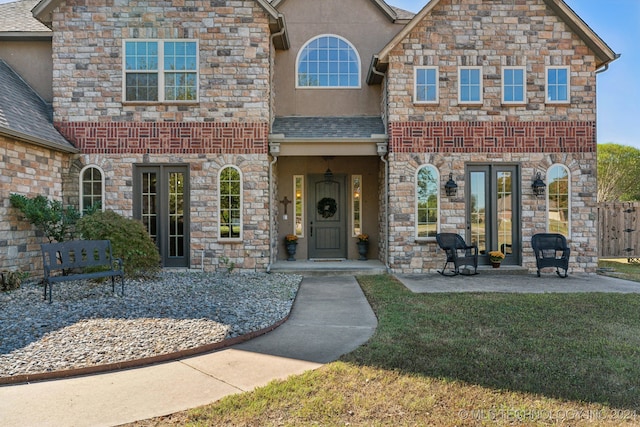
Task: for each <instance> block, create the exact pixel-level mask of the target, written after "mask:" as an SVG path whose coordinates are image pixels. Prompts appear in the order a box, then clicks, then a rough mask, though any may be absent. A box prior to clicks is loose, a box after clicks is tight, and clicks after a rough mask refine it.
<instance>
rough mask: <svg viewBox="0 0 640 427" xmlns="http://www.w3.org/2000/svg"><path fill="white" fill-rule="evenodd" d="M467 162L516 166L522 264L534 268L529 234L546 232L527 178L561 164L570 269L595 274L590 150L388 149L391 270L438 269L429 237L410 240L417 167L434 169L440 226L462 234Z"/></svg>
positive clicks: (542, 205) (440, 258)
mask: <svg viewBox="0 0 640 427" xmlns="http://www.w3.org/2000/svg"><path fill="white" fill-rule="evenodd" d="M467 163H487V164H496V163H505V164H517V165H519V166H520V174H521V177H522V179H521V188H520V193H521V218H520V220H521V227H522V234H521V237H522V238H521V241H522V257H523V262H522V265H523V266H524V267H527V268H529V269H530V270H531V271H535V258H534V257H533V250H532V248H531V243H530V242H531V236H532V235H533V234H535V233H543V232H546V231H547V206H546V200H545V199H542V198H536V197H535V196H534V195H533V193H532V190H531V182H532V181H533V177H534V176H535V173H536V172H539V171H542V172H543V174H544V172H545V171H546V170H547V169H548V168H549V167H550V166H551V165H553V164H562V165H564V166H566V167H567V168H568V169H569V171H570V173H571V177H570V178H571V212H570V214H571V236H570V238H569V243H570V245H571V249H572V253H571V264H570V268H571V271H572V272H589V273H593V272H595V270H596V268H597V265H598V250H597V248H598V237H597V206H596V197H595V194H596V179H595V178H596V153H595V152H587V153H533V154H532V153H506V154H498V153H479V152H475V153H455V154H454V155H453V156H452V155H451V154H441V153H392V154H391V155H390V177H391V180H390V184H389V194H390V200H389V207H390V212H389V223H390V233H389V234H390V243H389V244H390V247H389V253H390V259H389V264H390V266H391V268H392V270H393V271H394V272H398V273H420V272H424V271H426V270H435V269H436V268H440V267H442V263H443V262H444V253H443V252H442V251H441V250H439V249H438V247H437V244H436V242H435V241H431V242H417V241H416V239H415V218H416V208H415V206H416V190H415V189H416V183H415V176H416V171H417V169H418V168H419V167H420V166H421V165H424V164H432V165H434V166H436V167H437V168H438V170H439V172H440V192H441V194H440V230H441V231H443V232H454V233H458V234H460V235H462V236H465V234H466V221H465V215H466V204H465V194H466V192H467V191H468V189H467V186H466V182H465V173H464V171H465V165H466V164H467ZM450 172H452V173H453V177H454V180H455V181H456V183H457V184H458V193H457V196H456V197H454V198H450V197H446V196H444V194H442V193H443V188H444V183H445V181H446V180H447V179H448V177H449V173H450Z"/></svg>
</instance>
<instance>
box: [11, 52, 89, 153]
mask: <svg viewBox="0 0 640 427" xmlns="http://www.w3.org/2000/svg"><path fill="white" fill-rule="evenodd" d="M0 87H1V88H2V90H1V91H0V135H6V136H9V137H11V138H16V139H20V140H23V141H26V142H30V143H32V144H36V145H40V146H44V147H47V148H51V149H54V150H57V151H63V152H67V153H76V152H78V149H77V148H75V147H74V146H73V145H72V144H71V143H69V142H68V141H67V140H66V139H64V137H63V136H62V135H60V133H58V131H57V130H56V128H55V127H54V126H53V122H52V114H51V108H50V107H49V106H48V105H47V103H46V102H44V100H43V99H42V98H40V96H38V94H37V93H36V92H35V91H34V90H33V89H32V88H31V87H30V86H29V85H28V84H27V83H26V82H25V81H24V80H22V78H21V77H20V76H19V75H18V74H16V72H15V71H13V69H12V68H11V67H9V65H7V63H6V62H4V61H3V60H1V59H0Z"/></svg>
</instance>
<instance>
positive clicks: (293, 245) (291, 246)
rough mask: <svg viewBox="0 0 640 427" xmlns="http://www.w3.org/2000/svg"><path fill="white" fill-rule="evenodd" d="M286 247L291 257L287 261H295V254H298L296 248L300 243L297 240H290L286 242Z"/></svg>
mask: <svg viewBox="0 0 640 427" xmlns="http://www.w3.org/2000/svg"><path fill="white" fill-rule="evenodd" d="M285 247H286V248H287V254H288V255H289V258H287V261H295V260H296V258H295V254H296V249H297V248H298V243H296V242H289V243H286V244H285Z"/></svg>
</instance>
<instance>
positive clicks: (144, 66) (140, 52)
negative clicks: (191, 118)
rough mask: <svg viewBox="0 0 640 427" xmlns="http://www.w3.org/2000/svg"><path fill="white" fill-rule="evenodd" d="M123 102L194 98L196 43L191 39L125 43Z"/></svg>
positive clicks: (196, 87)
mask: <svg viewBox="0 0 640 427" xmlns="http://www.w3.org/2000/svg"><path fill="white" fill-rule="evenodd" d="M124 50H125V55H124V61H125V64H124V73H125V76H124V81H125V84H124V89H123V90H124V95H123V96H124V99H125V101H129V102H166V101H170V102H175V101H178V102H179V101H196V100H197V99H198V43H197V42H196V41H194V40H126V41H125V42H124Z"/></svg>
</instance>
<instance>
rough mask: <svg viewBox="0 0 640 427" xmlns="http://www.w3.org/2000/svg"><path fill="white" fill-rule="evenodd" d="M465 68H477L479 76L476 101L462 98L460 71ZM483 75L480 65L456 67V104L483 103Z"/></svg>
mask: <svg viewBox="0 0 640 427" xmlns="http://www.w3.org/2000/svg"><path fill="white" fill-rule="evenodd" d="M466 70H477V71H478V74H479V77H480V83H479V86H480V88H479V89H480V99H479V100H478V101H463V100H462V71H466ZM483 80H484V75H483V74H482V67H467V66H460V67H458V104H465V105H482V104H483V103H484V94H483V92H484V82H483Z"/></svg>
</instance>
